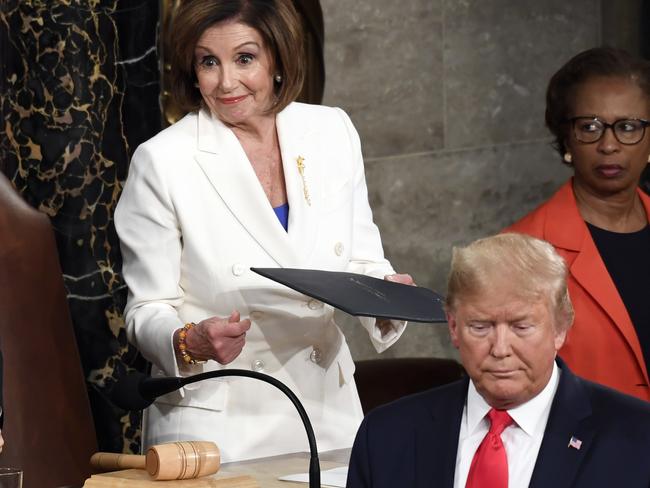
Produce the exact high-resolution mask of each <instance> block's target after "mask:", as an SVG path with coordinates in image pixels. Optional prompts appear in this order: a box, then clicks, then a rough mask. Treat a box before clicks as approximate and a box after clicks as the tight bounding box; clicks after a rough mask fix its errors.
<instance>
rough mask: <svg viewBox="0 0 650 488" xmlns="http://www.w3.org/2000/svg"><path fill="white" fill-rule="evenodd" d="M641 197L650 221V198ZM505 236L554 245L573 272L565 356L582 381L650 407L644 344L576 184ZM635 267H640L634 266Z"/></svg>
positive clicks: (520, 221)
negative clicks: (591, 227) (598, 244)
mask: <svg viewBox="0 0 650 488" xmlns="http://www.w3.org/2000/svg"><path fill="white" fill-rule="evenodd" d="M637 191H638V192H639V197H640V198H641V201H642V202H643V205H644V207H645V211H646V215H649V216H650V197H648V196H647V195H646V194H645V193H643V192H642V191H641V190H637ZM505 232H520V233H523V234H528V235H531V236H534V237H538V238H540V239H544V240H546V241H548V242H550V243H551V244H553V246H555V249H556V250H557V252H558V253H559V254H560V255H561V256H562V257H563V258H564V259H565V260H566V262H567V265H568V266H569V294H570V296H571V301H572V302H573V307H574V309H575V321H574V323H573V328H572V329H571V331H570V332H569V334H568V337H567V341H566V343H565V344H564V347H563V348H562V349H561V350H560V355H561V357H562V358H563V359H564V360H565V361H566V363H567V364H568V365H569V367H570V368H571V369H572V370H573V371H574V372H575V373H576V374H577V375H579V376H582V377H584V378H587V379H589V380H591V381H595V382H598V383H602V384H604V385H608V386H611V387H612V388H616V389H617V390H620V391H622V392H624V393H627V394H629V395H634V396H636V397H638V398H641V399H643V400H646V401H650V388H649V387H648V385H649V382H648V371H647V368H646V364H645V361H644V358H643V353H642V352H641V346H640V344H639V339H638V337H637V334H636V331H635V329H634V325H633V324H632V320H631V319H630V316H629V314H628V312H627V309H626V308H625V305H624V304H623V301H622V300H621V297H620V295H619V293H618V291H617V289H616V286H615V285H614V282H613V281H612V279H611V277H610V275H609V273H608V272H607V269H606V267H605V264H604V263H603V260H602V258H601V257H600V254H599V253H598V249H597V248H596V245H595V244H594V241H593V239H592V238H591V234H590V232H589V229H588V228H587V225H586V224H585V222H584V220H583V218H582V216H581V215H580V212H579V211H578V205H577V204H576V199H575V195H574V193H573V179H570V180H569V181H568V182H567V183H565V184H564V185H563V186H562V187H561V188H560V189H559V190H558V191H557V193H555V195H553V196H552V197H551V198H550V199H549V200H548V201H546V202H545V203H543V204H542V205H540V206H539V207H538V208H537V209H535V210H534V211H532V212H531V213H529V214H528V215H526V216H525V217H524V218H523V219H521V220H519V221H518V222H516V223H514V224H513V225H512V226H510V227H508V228H507V229H505ZM648 252H650V250H648ZM630 266H634V263H633V262H630Z"/></svg>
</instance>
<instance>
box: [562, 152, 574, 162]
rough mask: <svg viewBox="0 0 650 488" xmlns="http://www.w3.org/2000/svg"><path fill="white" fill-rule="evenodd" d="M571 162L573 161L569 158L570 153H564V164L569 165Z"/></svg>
mask: <svg viewBox="0 0 650 488" xmlns="http://www.w3.org/2000/svg"><path fill="white" fill-rule="evenodd" d="M572 160H573V158H572V157H571V153H570V152H565V153H564V162H565V163H568V164H571V161H572Z"/></svg>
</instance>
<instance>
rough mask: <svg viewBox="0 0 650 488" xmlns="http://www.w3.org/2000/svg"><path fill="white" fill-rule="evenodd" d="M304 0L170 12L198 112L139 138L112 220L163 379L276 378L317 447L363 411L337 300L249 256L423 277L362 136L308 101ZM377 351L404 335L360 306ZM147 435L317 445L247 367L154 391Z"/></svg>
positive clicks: (234, 448) (141, 340)
mask: <svg viewBox="0 0 650 488" xmlns="http://www.w3.org/2000/svg"><path fill="white" fill-rule="evenodd" d="M300 26H301V24H300V20H299V18H298V16H297V14H296V12H295V10H294V8H293V6H292V4H291V1H290V0H274V1H250V0H248V1H247V0H194V1H192V2H183V3H182V4H181V6H180V7H179V11H178V12H177V15H176V17H175V20H174V35H175V38H174V41H173V42H172V44H171V45H172V46H173V47H172V56H171V57H172V80H173V81H172V83H173V91H174V95H175V96H176V99H177V100H178V102H179V103H180V104H181V105H182V106H183V107H184V108H186V109H187V110H188V111H189V114H188V115H187V116H185V117H184V118H183V119H182V120H180V121H179V122H177V123H176V124H174V125H173V126H171V127H169V128H167V129H166V130H164V131H162V132H161V133H159V134H158V135H156V136H155V137H153V138H152V139H150V140H149V141H147V142H145V143H144V144H142V145H141V146H140V147H138V149H137V150H136V152H135V154H134V156H133V159H132V161H131V167H130V172H129V176H128V179H127V182H126V185H125V187H124V191H123V193H122V196H121V199H120V202H119V205H118V208H117V211H116V215H115V222H116V227H117V231H118V234H119V237H120V240H121V245H122V252H123V257H124V268H123V273H124V278H125V280H126V282H127V284H128V287H129V299H128V303H127V306H126V311H125V314H126V316H125V319H126V327H127V331H128V334H129V338H130V340H131V341H132V342H133V343H134V344H135V345H136V346H137V347H138V349H139V350H140V351H141V352H142V353H143V354H144V356H145V357H146V358H147V359H148V360H150V361H151V362H152V363H153V374H154V375H156V374H160V375H179V374H180V375H188V374H194V373H197V372H201V371H208V370H214V369H221V368H225V367H226V366H225V365H226V364H227V365H228V367H233V368H244V369H252V370H254V371H262V372H264V373H267V374H270V375H272V376H274V377H275V378H277V379H278V380H280V381H282V382H283V383H285V384H286V385H287V386H289V387H290V388H291V389H292V390H293V391H294V392H295V393H296V395H298V397H299V398H300V400H301V401H302V402H303V404H304V406H305V408H306V410H307V412H308V414H309V417H310V419H311V421H312V423H313V426H314V430H315V433H316V439H317V441H318V447H319V449H321V450H329V449H337V448H343V447H350V446H351V445H352V442H353V440H354V435H355V433H356V430H357V427H358V425H359V423H360V421H361V419H362V417H363V414H362V410H361V405H360V402H359V397H358V394H357V391H356V386H355V383H354V378H353V373H354V363H353V361H352V358H351V356H350V352H349V349H348V347H347V344H346V341H345V338H344V337H343V335H342V333H341V331H340V329H339V328H338V326H337V325H336V323H335V322H334V320H333V312H334V311H333V309H332V308H331V307H330V306H328V305H324V304H323V303H321V302H318V301H316V300H310V299H309V298H308V297H305V296H304V295H301V294H299V293H297V292H294V291H292V290H290V289H288V288H286V287H284V286H282V285H279V284H275V283H274V282H271V281H270V280H267V279H266V278H262V277H260V276H258V275H256V274H255V273H253V272H251V271H250V269H249V268H250V267H252V266H258V267H293V268H315V269H324V270H332V271H350V272H357V273H364V274H367V275H372V276H375V277H380V278H386V279H390V280H394V281H399V282H402V283H409V284H411V283H412V280H411V278H410V276H408V275H397V274H394V270H393V269H392V267H391V266H390V263H388V261H387V260H386V259H384V256H383V251H382V246H381V241H380V237H379V232H378V230H377V227H376V226H375V224H374V223H373V221H372V214H371V210H370V207H369V205H368V197H367V188H366V182H365V177H364V169H363V161H362V157H361V148H360V144H359V139H358V136H357V133H356V131H355V129H354V127H353V126H352V123H351V122H350V120H349V118H348V117H347V115H346V114H345V113H344V112H343V111H342V110H340V109H336V108H329V107H322V106H313V105H305V104H300V103H296V102H294V101H293V100H295V98H296V97H297V95H298V93H299V91H300V88H301V85H302V81H303V78H304V68H303V55H302V45H303V44H302V37H301V36H302V33H301V27H300ZM362 323H363V325H364V327H366V328H367V330H368V333H369V336H370V340H371V341H372V343H373V344H374V346H375V348H376V349H377V350H378V351H380V352H381V351H383V350H384V349H386V348H387V347H389V346H390V345H391V344H393V343H394V342H395V341H396V340H397V339H398V338H399V336H400V335H401V334H402V332H403V330H404V326H405V324H403V323H398V322H387V321H379V322H378V321H375V320H374V319H362ZM143 436H144V444H145V445H151V444H157V443H161V442H170V441H176V440H187V439H208V440H214V441H215V442H216V443H217V444H218V445H219V446H220V448H221V451H222V462H225V461H235V460H241V459H247V458H255V457H262V456H270V455H276V454H282V453H287V452H296V451H304V450H306V449H307V438H306V435H305V433H304V430H303V428H302V426H301V423H300V419H299V417H298V415H297V414H296V412H295V409H294V407H293V405H291V403H290V402H289V401H288V399H287V398H286V397H285V396H284V395H283V394H282V393H281V392H280V391H278V390H275V389H274V388H273V387H271V386H270V385H267V384H265V383H261V382H256V381H254V380H250V379H247V378H233V379H229V380H224V379H220V380H214V381H205V382H202V383H197V384H195V385H192V387H187V388H185V389H184V390H183V391H180V392H177V393H172V394H169V395H166V396H164V397H161V398H160V399H158V400H157V401H156V402H155V403H154V404H153V405H152V406H151V407H149V409H148V410H147V412H146V415H145V425H144V434H143Z"/></svg>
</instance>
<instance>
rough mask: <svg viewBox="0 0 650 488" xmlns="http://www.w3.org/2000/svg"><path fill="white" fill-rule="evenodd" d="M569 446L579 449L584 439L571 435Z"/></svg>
mask: <svg viewBox="0 0 650 488" xmlns="http://www.w3.org/2000/svg"><path fill="white" fill-rule="evenodd" d="M567 447H572V448H574V449H576V450H578V451H579V450H580V448H581V447H582V441H581V440H580V439H578V438H577V437H575V436H571V439H569V445H568V446H567Z"/></svg>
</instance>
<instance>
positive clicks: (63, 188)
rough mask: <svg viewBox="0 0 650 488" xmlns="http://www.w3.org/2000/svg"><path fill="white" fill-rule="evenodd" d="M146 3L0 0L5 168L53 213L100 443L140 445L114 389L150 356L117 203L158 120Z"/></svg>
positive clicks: (151, 22) (153, 12)
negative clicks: (134, 156)
mask: <svg viewBox="0 0 650 488" xmlns="http://www.w3.org/2000/svg"><path fill="white" fill-rule="evenodd" d="M157 19H158V4H157V2H152V1H150V0H139V1H133V0H77V1H74V2H70V1H67V0H51V1H43V0H20V1H18V0H2V1H0V45H1V47H2V57H1V58H0V75H1V76H0V80H1V81H0V83H1V86H0V88H1V89H0V108H1V114H2V120H3V124H2V126H0V169H1V170H2V171H3V172H4V173H5V174H6V175H7V176H8V177H9V178H10V179H11V181H12V183H13V184H14V186H15V187H16V188H17V189H18V190H19V191H20V192H21V193H22V195H23V196H24V197H25V199H26V200H27V201H28V202H29V203H30V204H31V205H32V206H34V207H35V208H37V209H39V210H40V211H42V212H43V213H45V214H46V215H48V216H49V217H50V220H51V222H52V225H53V227H54V232H55V237H56V242H57V246H58V251H59V256H60V261H61V268H62V270H63V279H64V284H65V287H66V291H67V298H68V303H69V306H70V311H71V315H72V320H73V323H74V328H75V333H76V338H77V344H78V345H79V351H80V353H81V360H82V363H83V368H84V373H85V375H86V381H87V385H88V391H89V395H90V402H91V406H92V409H93V415H94V419H95V426H96V430H97V436H98V442H99V447H100V449H102V450H110V451H123V450H124V451H130V450H137V449H138V447H139V435H140V434H139V423H140V417H139V414H136V413H134V412H125V411H123V410H120V409H118V408H116V407H114V406H113V405H112V404H111V402H110V401H109V400H108V398H107V390H108V389H110V387H111V386H112V385H113V384H114V382H115V380H116V378H119V377H120V376H122V375H123V374H124V373H125V372H126V371H127V370H130V369H132V368H136V369H143V368H144V367H145V363H144V360H142V358H141V357H140V356H139V354H138V352H137V351H136V350H135V348H134V347H133V346H131V345H129V344H128V343H127V340H126V334H125V331H124V321H123V318H122V310H123V308H124V304H125V302H126V293H127V290H126V285H125V283H124V281H123V280H122V277H121V266H122V260H121V255H120V251H119V243H118V239H117V234H116V233H115V228H114V225H113V211H114V209H115V205H116V203H117V199H118V197H119V194H120V192H121V189H122V185H123V182H124V181H125V179H126V175H127V171H128V161H129V158H130V155H131V153H132V151H133V149H134V148H135V147H136V146H137V145H138V144H139V143H140V142H142V141H143V140H145V139H148V138H149V137H151V136H152V135H154V134H155V133H156V132H158V130H160V127H161V119H160V110H159V106H158V95H159V69H158V58H157V51H156V28H157Z"/></svg>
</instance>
